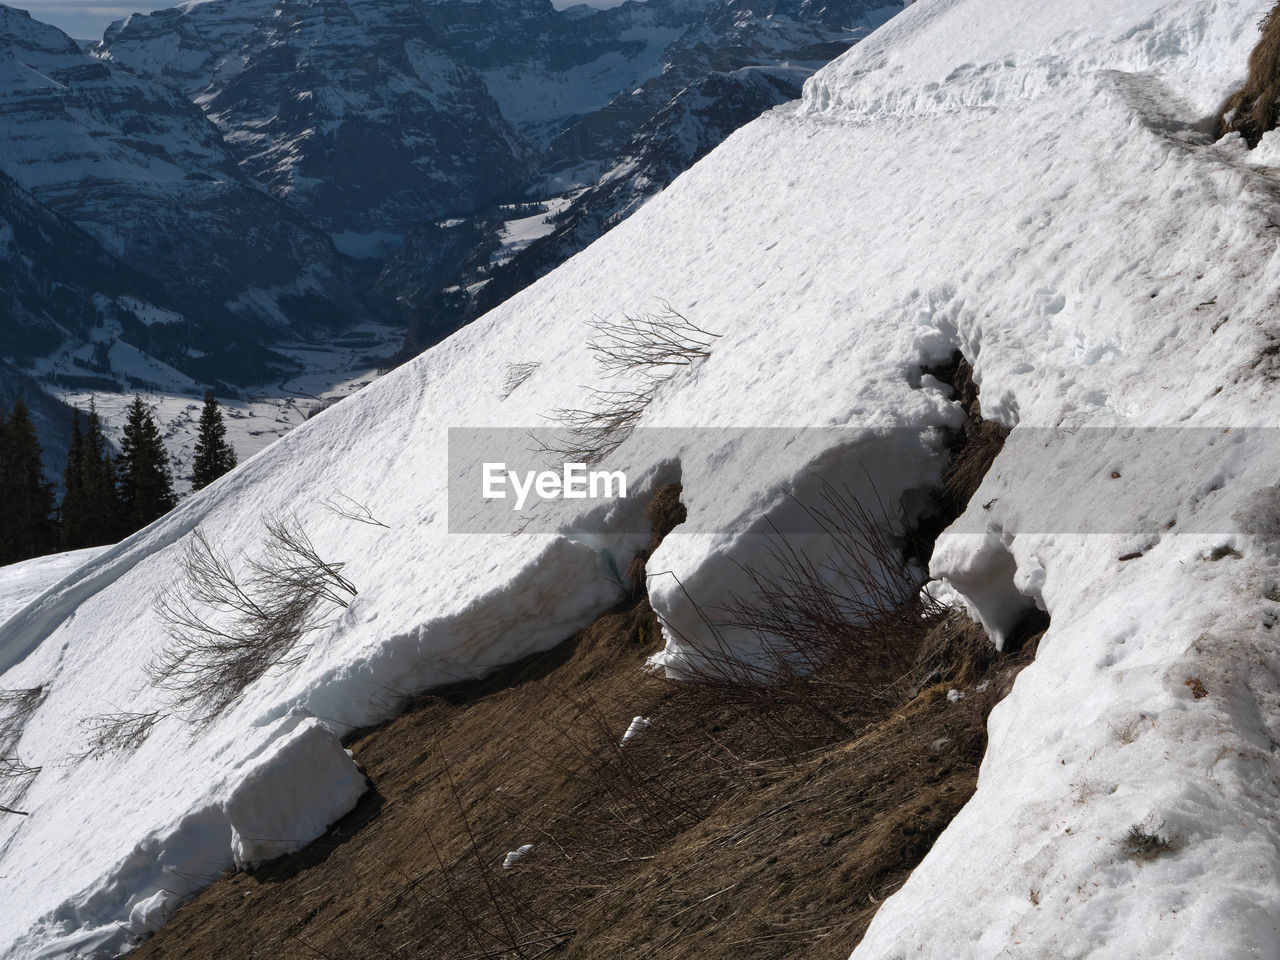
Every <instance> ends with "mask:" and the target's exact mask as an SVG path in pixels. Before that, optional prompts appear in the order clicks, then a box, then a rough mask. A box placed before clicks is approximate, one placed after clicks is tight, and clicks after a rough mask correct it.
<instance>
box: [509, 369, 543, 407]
mask: <svg viewBox="0 0 1280 960" xmlns="http://www.w3.org/2000/svg"><path fill="white" fill-rule="evenodd" d="M540 366H542V364H541V363H540V362H538V361H537V360H533V361H528V362H525V363H509V364H507V374H506V376H505V377H504V378H503V380H502V392H501V393H500V394H499V395H498V399H499V400H505V399H507V397H509V396H511V395H512V394H513V393H515V392H516V390H518V389H519V388H520V387H521V385H522V384H523V383H524V382H525V381H526V380H528V379H529V378H530V377H532V376H533V374H534V372H535V371H536V370H537V369H538V368H539V367H540Z"/></svg>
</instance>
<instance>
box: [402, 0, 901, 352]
mask: <svg viewBox="0 0 1280 960" xmlns="http://www.w3.org/2000/svg"><path fill="white" fill-rule="evenodd" d="M899 9H900V8H899V5H898V4H885V3H878V2H876V3H865V2H861V0H859V2H856V3H840V4H831V5H825V6H817V5H771V4H764V5H753V4H749V3H732V4H718V5H712V6H710V7H709V8H707V10H706V11H705V14H704V16H703V18H702V19H701V20H699V21H698V22H696V23H695V24H693V25H692V26H691V27H690V28H689V29H688V30H687V31H686V32H685V33H684V34H683V35H682V36H681V37H680V38H679V39H678V40H676V41H675V42H674V43H673V44H672V45H671V46H670V47H669V48H668V50H667V51H666V53H665V54H664V57H665V60H664V63H663V64H662V69H661V71H660V72H657V73H656V74H655V75H654V76H652V77H649V78H647V79H644V80H643V82H641V83H640V84H639V85H638V86H635V87H634V89H624V90H623V91H622V92H621V93H620V94H619V95H618V96H616V97H614V98H613V99H612V100H611V101H610V102H609V103H608V104H607V105H605V106H604V107H603V108H601V109H599V110H597V111H594V112H592V113H589V114H586V115H584V116H582V117H579V118H575V119H573V120H571V121H569V122H568V123H567V126H566V128H565V129H564V130H563V132H562V133H560V134H559V135H558V136H556V137H555V138H554V139H553V140H552V141H551V143H550V144H549V146H548V148H547V151H546V153H545V155H544V156H543V158H542V160H541V166H540V168H539V169H538V171H537V173H536V174H535V175H534V177H533V178H532V181H531V182H529V183H527V184H525V185H523V186H522V187H521V188H520V192H519V194H518V196H519V197H520V198H522V199H523V200H524V201H526V202H527V203H530V202H531V203H532V204H534V206H533V208H532V209H533V210H534V211H535V212H540V213H542V214H544V215H543V216H541V217H536V216H535V217H530V216H529V214H528V208H527V207H526V206H523V205H520V204H516V205H514V206H506V207H503V206H501V205H500V206H498V207H496V208H495V207H489V208H487V209H485V210H483V211H481V212H480V213H479V214H477V215H475V216H473V217H470V218H466V219H462V220H459V219H456V218H454V219H450V220H447V221H445V222H444V223H443V224H441V223H435V224H428V225H426V226H425V227H419V228H418V229H417V230H415V231H414V232H413V233H411V234H410V235H409V237H408V238H407V240H406V242H405V244H404V246H403V247H402V248H401V249H400V250H398V251H397V252H396V253H395V254H394V255H393V256H392V257H391V258H390V260H389V261H388V263H387V266H386V267H385V268H384V270H383V272H382V275H381V277H380V278H379V288H380V289H381V290H383V291H384V292H386V293H387V294H388V295H389V296H392V297H394V298H396V299H398V300H400V301H402V302H408V303H410V304H412V305H413V307H414V320H413V326H412V327H411V329H410V334H409V345H410V347H411V348H413V347H417V348H419V349H420V348H421V347H423V346H426V345H429V344H431V343H434V342H435V341H437V340H439V339H440V338H441V337H443V336H445V335H447V334H448V333H450V332H452V331H453V330H455V329H456V328H457V327H459V326H461V325H462V324H463V323H466V322H468V321H470V320H471V319H474V318H475V317H477V316H479V315H481V314H482V313H484V312H486V311H487V310H489V309H492V308H493V307H495V306H497V305H498V304H500V303H502V301H504V300H505V299H507V298H508V297H510V296H511V295H513V294H514V293H517V292H518V291H520V290H522V289H523V288H524V287H526V286H528V285H529V284H530V283H532V282H533V281H534V280H536V279H538V278H539V277H541V276H543V275H544V274H546V273H547V272H549V271H550V270H552V269H554V268H555V267H556V266H558V265H559V264H561V263H563V262H564V261H565V260H567V259H568V258H569V257H571V256H573V255H574V254H575V253H577V252H578V251H579V250H581V249H583V248H584V247H585V246H587V244H589V243H591V242H592V241H593V240H594V239H596V238H597V237H599V236H600V235H602V234H603V233H605V232H606V231H607V230H609V229H611V228H612V227H614V226H615V225H617V224H618V223H620V222H621V221H622V220H624V219H626V217H628V216H630V215H631V214H632V213H634V212H635V210H637V209H638V208H639V206H640V205H641V204H642V203H644V201H645V200H647V199H648V198H649V197H651V196H653V195H654V194H656V193H657V192H658V191H660V190H661V189H663V188H664V187H665V186H666V185H667V184H669V183H670V182H671V181H672V180H673V179H674V178H675V177H676V176H677V175H678V174H679V173H681V172H682V171H683V170H685V169H687V168H688V167H689V166H690V165H692V164H693V163H694V162H695V161H696V160H698V159H699V158H701V157H702V156H704V155H705V154H706V153H708V152H709V151H710V150H711V149H712V148H713V147H715V146H716V145H717V144H719V143H720V142H721V141H722V140H723V139H724V138H725V137H727V136H728V135H729V134H730V133H732V132H733V131H734V130H736V129H737V128H738V127H740V126H742V125H743V124H744V123H747V122H749V121H750V120H752V119H754V118H755V117H757V116H759V115H760V114H761V113H763V112H764V111H765V110H768V109H770V108H771V107H774V106H777V105H779V104H782V103H785V102H787V101H789V100H794V99H795V98H796V97H798V96H799V95H800V89H801V84H803V82H804V80H805V79H806V78H807V77H808V76H810V75H811V74H812V73H813V72H814V71H815V70H817V69H818V68H819V67H821V66H822V65H823V64H825V63H826V62H827V61H829V60H830V59H831V58H832V57H833V56H835V55H837V54H838V53H840V52H842V51H843V50H844V49H846V48H847V47H848V46H850V45H851V44H853V43H854V42H856V41H857V40H858V39H860V38H861V37H862V36H864V35H865V34H866V33H867V32H868V31H869V30H870V29H871V28H872V27H875V26H878V25H879V24H880V23H882V22H884V21H885V20H886V19H888V17H889V16H891V15H893V14H894V13H897V12H898V10H899ZM508 199H509V198H508ZM460 254H461V255H460Z"/></svg>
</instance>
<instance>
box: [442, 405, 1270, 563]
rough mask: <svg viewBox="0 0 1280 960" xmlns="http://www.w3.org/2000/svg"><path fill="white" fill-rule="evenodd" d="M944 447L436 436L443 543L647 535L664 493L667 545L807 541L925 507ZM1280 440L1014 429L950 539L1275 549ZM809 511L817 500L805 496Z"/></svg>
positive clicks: (838, 436)
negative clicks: (1137, 537) (1197, 542)
mask: <svg viewBox="0 0 1280 960" xmlns="http://www.w3.org/2000/svg"><path fill="white" fill-rule="evenodd" d="M956 439H957V438H956V436H955V435H954V434H952V435H948V434H946V433H944V432H943V431H941V430H938V429H930V430H917V429H903V428H878V429H870V428H867V427H856V426H855V427H831V428H807V427H806V428H784V427H767V428H728V429H720V428H717V429H705V428H664V427H651V428H639V429H635V430H631V431H628V432H626V433H625V435H623V436H609V435H607V434H604V435H602V436H599V437H590V436H585V437H584V434H583V433H582V432H581V431H578V432H576V433H572V432H571V433H569V434H566V432H565V431H563V430H555V429H550V428H534V429H519V428H453V429H450V431H449V463H448V473H449V490H448V503H449V511H448V523H449V531H450V532H451V533H487V534H519V533H529V534H549V533H573V534H578V535H590V534H619V533H634V534H644V533H647V531H648V521H647V520H646V518H645V514H644V506H645V504H646V503H647V501H648V499H649V497H650V496H651V495H652V493H653V492H654V491H655V490H656V489H657V488H658V487H660V486H662V485H663V484H666V483H670V482H672V481H677V480H678V481H681V482H683V483H684V484H685V485H686V491H685V500H686V502H688V503H690V504H692V507H693V508H692V509H691V510H690V514H689V518H688V520H687V522H686V523H685V524H683V525H682V526H681V527H680V528H679V529H678V531H677V532H679V533H730V532H732V533H738V532H744V531H750V530H753V529H754V530H759V531H761V532H765V531H769V530H776V531H777V532H779V533H812V532H815V531H814V529H813V525H812V522H811V518H810V516H809V514H808V512H807V511H806V510H804V509H794V507H795V506H797V505H799V506H800V507H802V508H803V507H804V506H807V505H808V504H806V498H809V499H814V498H820V497H821V495H822V493H821V491H822V490H823V489H824V488H825V487H827V486H831V487H835V488H839V489H847V490H848V491H849V492H850V493H851V495H853V496H855V497H856V498H857V499H858V500H859V501H860V502H862V503H863V505H864V506H866V507H867V508H868V510H871V511H873V512H876V511H878V512H880V513H886V514H887V513H893V512H897V511H898V509H899V507H900V506H905V508H906V509H907V510H908V511H909V512H911V513H912V514H913V515H915V514H918V513H919V512H920V511H922V510H927V509H928V506H927V504H928V500H929V492H930V490H931V489H936V487H937V486H938V484H939V483H940V482H941V479H942V478H943V476H944V475H945V473H946V471H947V468H948V466H949V465H950V464H951V462H952V458H953V455H954V453H955V443H956ZM1277 483H1280V429H1277V428H1272V427H1233V428H1227V427H1122V428H1110V427H1088V428H1078V429H1067V428H1040V427H1017V428H1015V429H1014V430H1013V431H1012V432H1011V433H1010V434H1009V436H1008V439H1007V440H1006V441H1005V444H1004V447H1003V449H1002V450H1001V451H1000V453H999V455H998V457H997V458H996V460H995V463H994V465H993V466H992V468H991V470H990V471H989V473H988V474H987V476H986V478H985V480H984V481H983V483H982V486H981V487H980V488H979V490H978V493H977V494H976V495H975V497H974V501H973V502H971V503H970V504H969V508H968V510H967V511H966V513H965V514H964V516H962V517H961V519H960V520H959V521H957V522H956V523H955V524H954V525H953V526H952V527H951V528H950V529H951V530H952V531H953V532H970V533H986V532H990V531H992V530H997V531H999V532H1002V533H1054V534H1059V533H1060V534H1125V535H1129V534H1151V535H1164V534H1168V533H1195V534H1205V533H1214V534H1218V533H1222V534H1231V533H1245V534H1249V535H1253V536H1260V537H1264V538H1266V539H1269V540H1273V541H1274V540H1276V539H1277V537H1278V536H1280V487H1277V486H1276V484H1277ZM815 503H816V499H815Z"/></svg>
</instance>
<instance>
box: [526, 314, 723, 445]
mask: <svg viewBox="0 0 1280 960" xmlns="http://www.w3.org/2000/svg"><path fill="white" fill-rule="evenodd" d="M591 328H592V329H593V330H594V331H595V332H596V336H595V337H593V338H592V339H591V340H590V341H588V346H589V348H590V350H591V352H592V353H594V354H595V356H596V362H597V363H598V364H599V366H600V369H601V371H602V372H603V374H604V375H605V376H607V377H630V378H632V379H634V380H637V381H638V382H637V383H636V384H635V385H634V386H632V387H626V388H622V389H617V390H592V391H591V403H590V405H588V406H587V407H583V408H564V409H559V410H555V411H553V412H552V414H551V416H550V418H549V419H550V420H551V421H552V422H553V423H554V424H556V425H557V426H558V427H561V428H563V429H564V431H565V432H564V436H563V438H562V439H559V440H556V441H553V442H552V443H549V444H548V443H545V442H539V447H540V448H541V449H542V450H543V451H544V452H546V453H549V454H551V455H552V457H553V458H554V459H555V460H556V461H559V462H562V463H585V464H587V465H588V466H594V465H596V464H599V463H601V462H602V461H604V460H605V459H606V458H607V457H609V456H610V455H611V454H612V453H613V452H614V451H615V450H617V449H618V447H620V446H621V445H622V444H623V443H625V442H626V441H627V438H628V437H630V436H631V434H632V433H633V432H634V431H635V429H636V427H637V426H638V425H639V423H640V420H641V418H642V417H643V416H644V413H645V411H646V410H647V409H648V408H649V406H650V404H652V403H653V401H654V400H655V399H656V398H657V395H658V390H659V389H660V388H661V387H662V385H663V384H664V383H666V382H667V381H668V380H670V379H671V378H672V377H674V376H676V375H677V374H679V373H680V372H681V371H682V370H685V369H688V368H689V367H691V366H693V365H694V364H696V363H698V362H699V361H702V360H705V359H706V358H707V357H709V356H711V347H712V345H713V344H714V343H715V341H716V340H718V339H719V337H720V334H718V333H710V332H708V331H706V330H703V329H702V328H701V327H699V326H697V325H695V324H693V323H691V322H689V320H688V319H686V318H685V317H684V316H682V315H681V314H679V313H677V312H676V311H675V310H673V309H672V308H671V305H670V304H668V303H665V302H664V303H663V309H662V312H661V313H657V314H640V315H639V316H635V317H632V316H626V317H624V318H623V320H622V321H620V322H614V321H609V320H602V319H599V318H597V319H596V320H594V321H593V322H592V323H591Z"/></svg>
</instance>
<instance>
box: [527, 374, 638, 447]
mask: <svg viewBox="0 0 1280 960" xmlns="http://www.w3.org/2000/svg"><path fill="white" fill-rule="evenodd" d="M658 386H659V384H657V383H651V384H649V385H648V386H646V387H644V388H642V389H639V390H593V391H592V392H591V400H592V405H591V406H590V407H587V408H585V409H560V410H556V411H554V412H553V413H552V415H551V419H552V420H553V421H554V422H555V423H556V425H557V426H559V427H562V428H564V431H565V432H564V434H563V435H562V436H561V437H560V438H558V439H557V440H555V441H553V442H552V443H545V442H541V441H540V442H539V446H540V448H541V449H542V450H543V451H544V452H546V453H550V454H551V455H552V456H553V458H554V459H555V460H556V461H558V462H563V463H585V464H586V465H587V466H596V465H598V464H600V463H602V462H603V461H604V460H606V459H607V458H608V457H609V456H610V455H611V454H612V453H613V452H614V451H615V450H617V449H618V447H620V446H622V445H623V444H624V443H626V442H627V438H628V437H630V436H631V434H632V433H634V432H635V429H636V427H637V426H639V424H640V418H641V417H643V416H644V412H645V410H647V409H648V407H649V405H650V404H651V403H653V400H654V398H655V396H656V395H657V392H658Z"/></svg>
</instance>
